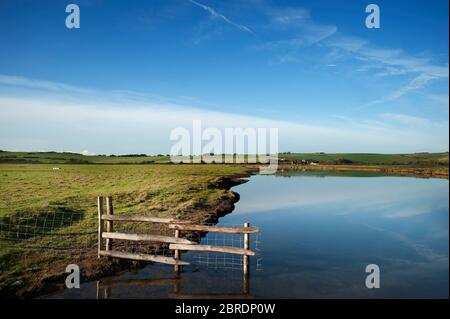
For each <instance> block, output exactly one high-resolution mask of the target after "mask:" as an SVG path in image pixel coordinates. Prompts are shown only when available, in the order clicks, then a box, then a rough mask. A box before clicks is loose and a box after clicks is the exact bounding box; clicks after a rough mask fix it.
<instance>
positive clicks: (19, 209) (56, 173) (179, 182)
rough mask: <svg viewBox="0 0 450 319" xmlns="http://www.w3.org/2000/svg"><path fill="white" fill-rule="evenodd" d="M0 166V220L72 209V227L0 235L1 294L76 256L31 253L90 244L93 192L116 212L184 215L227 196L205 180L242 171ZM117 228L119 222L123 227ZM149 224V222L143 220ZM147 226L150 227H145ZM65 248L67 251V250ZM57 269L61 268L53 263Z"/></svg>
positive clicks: (92, 241)
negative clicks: (18, 236) (109, 200)
mask: <svg viewBox="0 0 450 319" xmlns="http://www.w3.org/2000/svg"><path fill="white" fill-rule="evenodd" d="M58 167H60V169H59V170H53V169H52V168H53V165H51V164H0V180H1V183H0V219H3V221H5V220H9V218H18V217H20V218H25V219H27V218H28V219H31V220H38V221H41V220H42V219H44V218H46V217H45V216H47V214H48V213H55V212H61V213H64V212H69V213H70V212H76V213H77V216H81V218H80V219H79V220H75V221H74V222H73V223H72V224H71V225H70V226H62V227H55V229H54V230H53V232H54V234H57V235H58V234H80V233H83V234H84V233H90V234H85V235H77V236H73V237H72V236H61V237H59V236H36V237H31V238H27V239H22V240H18V241H14V242H6V241H1V240H0V292H1V291H2V290H6V289H7V290H8V291H10V290H11V289H12V290H15V289H18V288H19V287H23V286H26V285H28V284H30V282H33V280H36V278H42V276H43V274H45V276H47V274H46V273H49V274H50V273H52V272H57V273H64V269H60V268H61V267H59V266H57V265H59V263H60V262H63V261H66V260H67V261H68V262H69V261H73V260H74V259H75V260H77V258H78V259H80V258H82V255H77V256H71V255H70V254H64V253H63V254H61V253H58V252H54V251H48V250H44V251H40V250H33V249H31V248H34V247H36V248H37V247H42V246H51V247H56V248H60V249H63V250H62V251H63V252H64V249H71V248H77V247H90V246H92V245H94V244H95V242H96V234H95V232H96V229H97V207H96V205H97V204H96V197H97V196H98V195H112V196H113V199H114V213H115V214H138V215H152V216H164V217H165V216H170V217H179V218H182V219H186V218H189V217H190V215H192V214H194V213H195V212H196V211H198V209H199V208H207V207H209V206H214V205H216V204H217V203H218V201H220V200H221V199H224V198H229V197H230V196H231V193H230V192H229V191H227V190H224V189H220V188H217V187H211V183H212V182H213V181H214V180H215V179H216V178H218V177H220V176H226V175H235V174H242V173H245V168H244V167H239V166H232V165H96V164H92V165H71V164H61V165H59V166H58ZM137 224H138V223H128V224H127V225H126V223H122V224H118V225H117V228H116V226H115V228H116V230H121V228H120V227H123V228H122V229H124V230H125V229H126V230H136V229H137V228H139V226H137ZM122 225H123V226H122ZM147 225H148V224H147ZM145 227H148V226H145ZM68 251H69V250H68ZM58 267H59V268H58Z"/></svg>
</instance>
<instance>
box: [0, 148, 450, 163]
mask: <svg viewBox="0 0 450 319" xmlns="http://www.w3.org/2000/svg"><path fill="white" fill-rule="evenodd" d="M219 157H220V155H219ZM278 157H279V161H280V162H281V163H283V162H286V163H301V162H302V161H305V162H308V163H309V162H316V163H319V164H335V165H339V164H345V165H352V164H355V165H410V166H448V164H449V155H448V152H444V153H425V152H424V153H411V154H375V153H322V152H321V153H290V152H287V153H280V154H279V156H278ZM168 162H170V157H169V156H168V155H162V154H160V155H145V154H126V155H89V156H87V155H83V154H79V153H70V152H8V151H0V164H1V163H24V164H45V163H48V164H152V163H168Z"/></svg>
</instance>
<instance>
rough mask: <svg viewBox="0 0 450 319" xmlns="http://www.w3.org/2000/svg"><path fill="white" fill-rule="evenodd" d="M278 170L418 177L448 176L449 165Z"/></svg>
mask: <svg viewBox="0 0 450 319" xmlns="http://www.w3.org/2000/svg"><path fill="white" fill-rule="evenodd" d="M278 171H280V172H283V171H356V172H375V173H385V174H392V175H405V176H416V177H433V178H447V179H448V167H410V166H387V165H377V166H375V165H374V166H369V165H286V164H281V165H279V166H278Z"/></svg>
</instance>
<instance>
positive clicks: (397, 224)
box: [221, 172, 449, 298]
mask: <svg viewBox="0 0 450 319" xmlns="http://www.w3.org/2000/svg"><path fill="white" fill-rule="evenodd" d="M339 175H340V176H327V175H326V174H325V175H324V174H323V173H319V174H314V173H298V172H296V173H295V176H289V175H285V176H254V177H252V178H251V181H250V182H249V183H246V184H243V185H240V186H238V187H236V188H235V191H237V192H238V193H240V194H241V201H240V202H238V203H237V205H236V210H235V211H234V212H233V213H232V214H230V215H228V216H226V217H224V218H223V219H221V223H222V224H228V223H229V224H239V223H243V222H245V221H249V222H250V223H251V224H253V225H257V226H260V227H261V230H262V232H261V239H262V245H261V248H262V251H263V254H262V265H263V270H262V271H259V272H254V273H253V275H252V283H253V285H252V290H253V291H254V292H255V293H256V295H259V296H263V297H293V298H315V297H317V298H322V297H323V298H330V297H333V298H347V297H350V298H372V297H386V298H402V297H448V232H449V227H448V215H449V206H448V191H449V183H448V180H443V179H420V178H411V177H392V176H374V175H369V174H353V173H347V174H345V173H341V174H339ZM372 263H374V264H377V265H379V267H380V269H381V288H380V289H371V290H369V289H367V288H365V284H364V282H365V276H366V273H365V267H366V265H368V264H372Z"/></svg>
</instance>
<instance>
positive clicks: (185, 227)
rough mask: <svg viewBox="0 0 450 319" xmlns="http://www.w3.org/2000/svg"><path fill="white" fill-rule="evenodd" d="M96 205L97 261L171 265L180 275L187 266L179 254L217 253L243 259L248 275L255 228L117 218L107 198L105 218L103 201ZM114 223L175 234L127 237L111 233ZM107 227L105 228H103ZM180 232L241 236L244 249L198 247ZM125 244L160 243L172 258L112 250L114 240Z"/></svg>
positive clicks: (167, 220) (173, 220)
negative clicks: (146, 226) (159, 228)
mask: <svg viewBox="0 0 450 319" xmlns="http://www.w3.org/2000/svg"><path fill="white" fill-rule="evenodd" d="M97 204H98V257H99V258H100V257H102V256H106V257H113V258H123V259H129V260H137V261H148V262H157V263H164V264H170V265H174V269H175V271H176V272H179V271H180V266H185V265H189V263H188V262H186V261H182V260H180V258H181V251H199V252H217V253H227V254H237V255H242V256H243V263H242V264H243V272H244V274H247V273H248V272H249V264H250V259H249V257H250V256H255V255H256V253H255V252H254V251H252V250H250V234H253V233H257V232H259V229H258V228H257V227H250V224H249V223H245V224H244V225H243V227H223V226H209V225H198V224H192V223H190V222H189V221H181V220H176V219H173V218H161V217H151V216H119V215H114V209H113V202H112V197H111V196H107V197H106V214H104V206H103V197H102V196H99V197H98V198H97ZM114 222H144V223H163V224H168V227H169V229H173V230H174V236H173V237H172V236H163V235H153V234H130V233H120V232H114V227H113V226H114V224H113V223H114ZM105 223H106V227H105V225H104V224H105ZM181 232H191V233H192V232H197V233H198V232H217V233H225V234H242V235H243V247H242V248H239V247H228V246H215V245H201V244H199V243H197V242H195V241H191V240H188V239H186V238H182V237H181V236H180V235H181ZM114 239H117V240H125V241H135V242H159V243H166V244H169V249H170V250H173V254H172V255H173V256H171V257H169V256H159V255H156V254H141V253H130V252H123V251H118V250H114V249H113V240H114Z"/></svg>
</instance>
